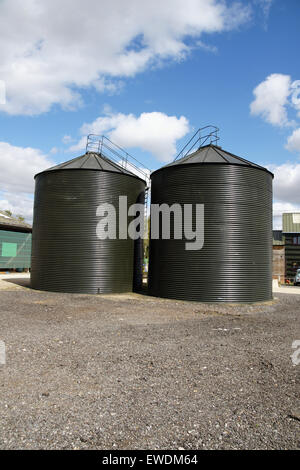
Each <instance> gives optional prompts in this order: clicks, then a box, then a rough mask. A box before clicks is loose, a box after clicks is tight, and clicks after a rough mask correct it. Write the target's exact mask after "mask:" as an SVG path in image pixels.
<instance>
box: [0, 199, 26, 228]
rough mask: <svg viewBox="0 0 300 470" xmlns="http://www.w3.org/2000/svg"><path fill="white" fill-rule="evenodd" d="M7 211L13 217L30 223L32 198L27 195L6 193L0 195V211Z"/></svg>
mask: <svg viewBox="0 0 300 470" xmlns="http://www.w3.org/2000/svg"><path fill="white" fill-rule="evenodd" d="M1 210H9V211H11V212H12V214H13V215H21V216H22V217H24V218H25V220H26V221H27V222H32V216H33V198H32V196H30V195H29V194H27V193H20V194H15V193H11V192H8V191H5V192H3V193H0V211H1Z"/></svg>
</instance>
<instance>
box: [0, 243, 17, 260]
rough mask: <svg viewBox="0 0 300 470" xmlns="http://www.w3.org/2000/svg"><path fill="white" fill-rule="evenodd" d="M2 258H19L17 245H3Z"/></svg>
mask: <svg viewBox="0 0 300 470" xmlns="http://www.w3.org/2000/svg"><path fill="white" fill-rule="evenodd" d="M2 256H6V257H9V258H12V257H15V256H17V243H4V242H3V243H2Z"/></svg>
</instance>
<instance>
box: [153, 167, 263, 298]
mask: <svg viewBox="0 0 300 470" xmlns="http://www.w3.org/2000/svg"><path fill="white" fill-rule="evenodd" d="M151 180H152V189H151V194H152V195H151V202H152V203H156V204H162V203H167V204H169V205H172V204H173V203H180V204H182V205H183V204H196V203H203V204H204V206H205V219H204V221H205V240H204V246H203V248H202V249H201V250H199V251H186V250H185V242H186V240H184V239H183V240H174V239H171V240H162V239H160V240H151V242H150V265H149V292H150V294H152V295H155V296H159V297H167V298H174V299H183V300H195V301H204V302H256V301H264V300H269V299H271V298H272V175H271V174H270V173H269V172H267V171H264V170H261V169H258V168H255V167H249V166H242V165H231V164H224V165H222V164H220V165H219V164H204V163H203V164H190V165H178V166H170V167H165V168H162V169H161V170H158V171H156V172H155V173H154V174H153V175H152V177H151Z"/></svg>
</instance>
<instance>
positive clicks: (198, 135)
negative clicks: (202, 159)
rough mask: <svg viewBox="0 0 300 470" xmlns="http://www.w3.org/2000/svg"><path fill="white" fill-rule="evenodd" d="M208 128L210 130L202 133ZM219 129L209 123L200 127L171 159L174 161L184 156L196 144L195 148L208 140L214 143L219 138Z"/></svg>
mask: <svg viewBox="0 0 300 470" xmlns="http://www.w3.org/2000/svg"><path fill="white" fill-rule="evenodd" d="M208 128H210V129H211V131H210V132H208V134H205V135H202V134H203V131H204V130H205V129H208ZM219 130H220V129H219V128H218V127H216V126H211V125H208V126H204V127H200V129H198V130H197V132H195V134H194V135H193V136H192V137H191V138H190V140H189V141H188V142H187V143H186V144H185V146H184V147H183V149H182V150H181V151H180V152H179V154H178V155H177V156H176V157H175V158H174V160H173V161H174V162H175V161H176V160H178V159H180V158H184V157H185V156H186V155H188V154H189V153H191V151H192V150H193V149H194V148H195V147H196V145H197V144H199V145H198V147H197V150H198V149H199V148H200V147H203V146H204V145H205V144H206V142H207V141H209V143H210V144H216V143H217V142H218V140H220V137H218V132H219Z"/></svg>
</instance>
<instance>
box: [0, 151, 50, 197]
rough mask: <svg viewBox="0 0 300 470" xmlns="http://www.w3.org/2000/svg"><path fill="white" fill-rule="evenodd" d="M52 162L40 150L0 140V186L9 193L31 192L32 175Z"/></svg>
mask: <svg viewBox="0 0 300 470" xmlns="http://www.w3.org/2000/svg"><path fill="white" fill-rule="evenodd" d="M53 165H54V163H53V162H52V161H51V160H50V159H49V158H48V157H47V156H46V155H44V154H43V153H42V152H41V151H40V150H38V149H35V148H31V147H26V148H23V147H16V146H13V145H10V144H9V143H7V142H0V188H1V190H2V191H8V192H11V193H32V192H33V189H34V179H33V177H34V175H35V174H36V173H38V172H40V171H42V170H45V169H46V168H49V167H51V166H53Z"/></svg>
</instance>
